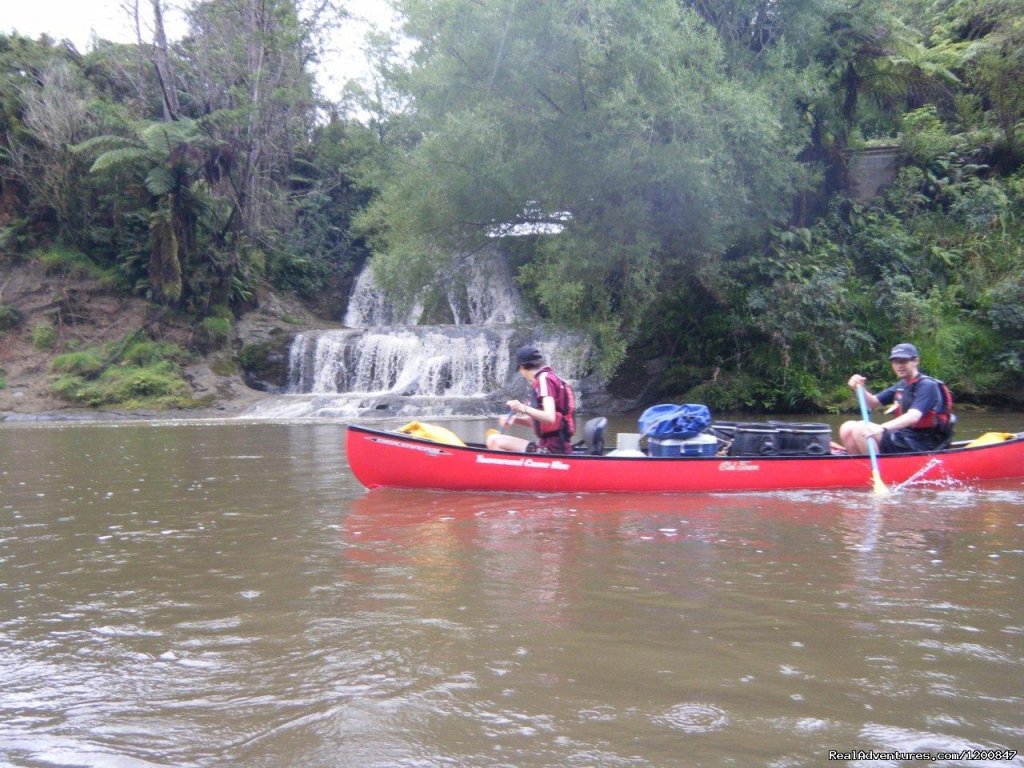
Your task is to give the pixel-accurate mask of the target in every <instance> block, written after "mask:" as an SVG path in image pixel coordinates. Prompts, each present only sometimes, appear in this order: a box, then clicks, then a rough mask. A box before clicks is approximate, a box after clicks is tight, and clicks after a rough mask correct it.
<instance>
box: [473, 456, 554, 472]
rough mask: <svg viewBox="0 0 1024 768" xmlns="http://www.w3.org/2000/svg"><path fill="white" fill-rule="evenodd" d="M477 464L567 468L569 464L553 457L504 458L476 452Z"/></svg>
mask: <svg viewBox="0 0 1024 768" xmlns="http://www.w3.org/2000/svg"><path fill="white" fill-rule="evenodd" d="M476 463H477V464H500V465H501V466H504V467H529V468H530V469H561V470H566V469H569V465H568V464H566V463H565V462H564V461H559V460H558V459H555V460H553V461H539V460H537V459H533V458H527V459H505V458H498V457H496V456H482V455H480V454H477V457H476Z"/></svg>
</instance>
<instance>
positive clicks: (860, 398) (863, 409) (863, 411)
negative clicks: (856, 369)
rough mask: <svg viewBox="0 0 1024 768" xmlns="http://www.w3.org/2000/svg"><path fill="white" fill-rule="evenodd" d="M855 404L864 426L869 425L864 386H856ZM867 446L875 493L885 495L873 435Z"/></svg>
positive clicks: (869, 418) (885, 490) (885, 489)
mask: <svg viewBox="0 0 1024 768" xmlns="http://www.w3.org/2000/svg"><path fill="white" fill-rule="evenodd" d="M857 402H858V403H860V417H861V418H862V419H863V420H864V423H865V424H870V423H871V417H870V416H869V415H868V402H867V399H866V398H865V396H864V386H863V385H862V384H858V385H857ZM867 444H868V457H869V458H870V459H871V476H872V479H873V482H874V486H875V493H878V494H882V493H886V492H887V491H888V489H887V488H886V487H885V483H883V482H882V474H881V473H880V472H879V471H878V455H877V454H876V450H875V437H874V435H872V436H871V437H869V438H868V439H867Z"/></svg>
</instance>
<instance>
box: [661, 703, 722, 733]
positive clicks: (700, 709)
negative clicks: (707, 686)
mask: <svg viewBox="0 0 1024 768" xmlns="http://www.w3.org/2000/svg"><path fill="white" fill-rule="evenodd" d="M654 720H655V722H657V723H660V724H662V725H667V726H669V727H670V728H675V729H676V730H680V731H684V732H686V733H711V732H712V731H717V730H720V729H722V728H724V727H725V726H726V725H727V724H728V723H729V715H728V713H727V712H726V711H725V710H724V709H721V708H720V707H716V706H715V705H713V704H705V703H703V702H699V701H691V702H685V703H683V704H677V705H676V706H674V707H672V708H671V709H670V710H669V711H668V712H666V713H665V714H663V715H660V716H658V717H656V718H654Z"/></svg>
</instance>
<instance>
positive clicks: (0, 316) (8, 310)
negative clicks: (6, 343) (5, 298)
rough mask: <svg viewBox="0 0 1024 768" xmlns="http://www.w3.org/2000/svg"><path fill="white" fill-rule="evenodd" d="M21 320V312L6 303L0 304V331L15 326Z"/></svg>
mask: <svg viewBox="0 0 1024 768" xmlns="http://www.w3.org/2000/svg"><path fill="white" fill-rule="evenodd" d="M21 320H22V315H21V312H19V311H18V310H17V309H15V308H14V307H11V306H8V305H7V304H0V333H2V332H4V331H9V330H11V329H12V328H17V327H18V325H19V324H20V323H21Z"/></svg>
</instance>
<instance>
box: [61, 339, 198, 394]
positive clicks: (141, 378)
mask: <svg viewBox="0 0 1024 768" xmlns="http://www.w3.org/2000/svg"><path fill="white" fill-rule="evenodd" d="M187 360H188V353H187V352H186V351H185V350H183V349H182V348H181V347H179V346H178V345H177V344H169V343H166V342H157V341H150V340H148V339H137V340H132V339H131V337H127V338H126V339H122V340H121V341H118V342H112V343H110V344H104V345H102V346H99V347H89V348H87V349H82V350H77V351H74V352H68V353H66V354H63V355H58V356H57V357H56V358H54V361H53V365H52V370H53V372H54V373H56V374H57V375H56V377H55V378H54V380H53V382H52V383H51V384H50V390H51V391H52V392H53V393H54V394H56V395H58V396H60V397H62V398H64V399H65V400H67V401H68V402H70V403H74V404H76V405H85V406H89V407H91V408H123V409H125V410H141V409H153V410H165V409H171V408H194V407H196V406H198V405H201V404H202V403H200V402H198V401H196V400H194V399H193V398H192V396H191V391H190V388H189V385H188V383H187V382H186V381H185V378H184V376H183V375H182V370H181V365H182V363H184V362H186V361H187Z"/></svg>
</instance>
